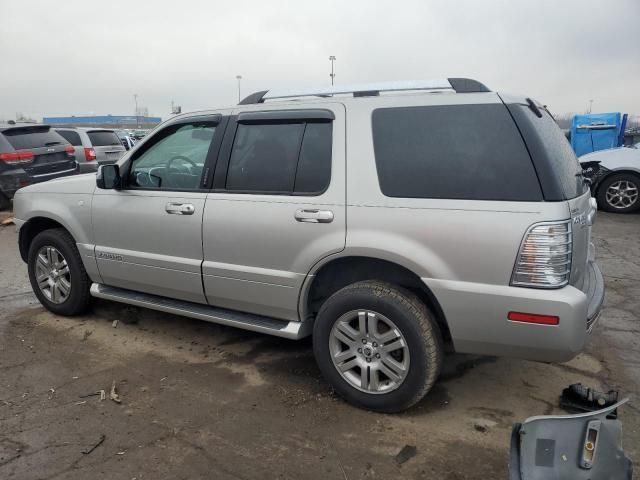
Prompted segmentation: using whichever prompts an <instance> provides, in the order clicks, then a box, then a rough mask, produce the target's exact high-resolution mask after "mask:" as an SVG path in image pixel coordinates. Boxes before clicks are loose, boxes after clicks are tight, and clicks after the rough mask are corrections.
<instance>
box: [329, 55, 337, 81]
mask: <svg viewBox="0 0 640 480" xmlns="http://www.w3.org/2000/svg"><path fill="white" fill-rule="evenodd" d="M329 61H330V62H331V73H330V74H329V76H330V77H331V85H333V81H334V80H335V78H336V74H335V73H333V62H335V61H336V57H335V56H334V55H331V56H330V57H329Z"/></svg>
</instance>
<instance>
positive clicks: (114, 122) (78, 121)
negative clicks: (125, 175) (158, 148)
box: [42, 115, 162, 129]
mask: <svg viewBox="0 0 640 480" xmlns="http://www.w3.org/2000/svg"><path fill="white" fill-rule="evenodd" d="M160 122H162V118H160V117H149V116H148V115H138V116H136V115H97V116H87V117H85V116H78V117H76V116H75V115H72V116H70V117H44V118H43V119H42V123H46V124H49V125H57V126H62V125H65V126H73V127H105V128H139V129H150V128H153V127H155V126H156V125H158V124H159V123H160Z"/></svg>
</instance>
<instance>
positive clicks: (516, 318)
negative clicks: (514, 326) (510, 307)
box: [507, 312, 560, 325]
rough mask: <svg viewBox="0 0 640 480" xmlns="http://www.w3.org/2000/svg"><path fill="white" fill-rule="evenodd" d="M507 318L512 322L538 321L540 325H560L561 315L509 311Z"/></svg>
mask: <svg viewBox="0 0 640 480" xmlns="http://www.w3.org/2000/svg"><path fill="white" fill-rule="evenodd" d="M507 318H508V319H509V320H511V321H512V322H524V323H537V324H540V325H558V324H559V323H560V317H557V316H555V315H540V314H537V313H522V312H509V314H508V315H507Z"/></svg>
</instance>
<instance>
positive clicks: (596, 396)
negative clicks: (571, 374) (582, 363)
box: [560, 383, 618, 418]
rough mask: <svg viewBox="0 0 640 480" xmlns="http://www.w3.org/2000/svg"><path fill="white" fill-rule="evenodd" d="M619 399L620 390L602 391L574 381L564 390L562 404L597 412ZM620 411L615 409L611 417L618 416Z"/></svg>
mask: <svg viewBox="0 0 640 480" xmlns="http://www.w3.org/2000/svg"><path fill="white" fill-rule="evenodd" d="M617 401H618V391H617V390H609V391H608V392H600V391H598V390H594V389H593V388H591V387H587V386H585V385H582V384H581V383H574V384H573V385H569V386H568V387H567V388H565V389H564V390H562V395H561V396H560V406H561V407H562V408H565V409H567V410H571V411H576V412H595V411H596V410H601V409H603V408H607V407H609V406H611V405H613V404H615V403H616V402H617ZM617 416H618V411H617V409H616V410H613V411H612V412H611V413H610V414H609V418H617Z"/></svg>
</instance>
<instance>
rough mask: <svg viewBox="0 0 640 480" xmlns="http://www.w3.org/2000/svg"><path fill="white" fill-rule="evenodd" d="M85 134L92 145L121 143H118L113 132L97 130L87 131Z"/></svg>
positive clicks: (120, 144) (103, 145)
mask: <svg viewBox="0 0 640 480" xmlns="http://www.w3.org/2000/svg"><path fill="white" fill-rule="evenodd" d="M87 135H88V136H89V139H90V140H91V144H92V145H93V146H94V147H106V146H109V145H119V146H122V143H120V139H119V138H118V136H117V135H116V134H115V133H113V132H109V131H103V130H99V131H95V132H87Z"/></svg>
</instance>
